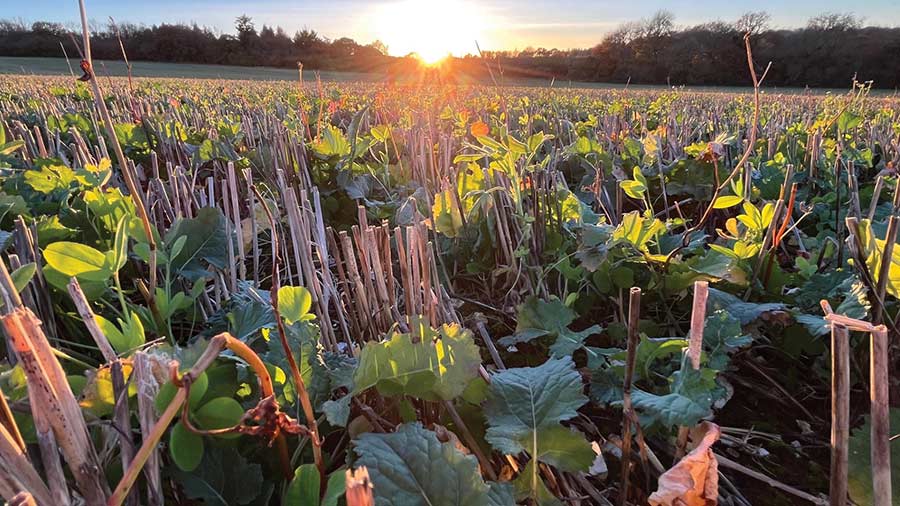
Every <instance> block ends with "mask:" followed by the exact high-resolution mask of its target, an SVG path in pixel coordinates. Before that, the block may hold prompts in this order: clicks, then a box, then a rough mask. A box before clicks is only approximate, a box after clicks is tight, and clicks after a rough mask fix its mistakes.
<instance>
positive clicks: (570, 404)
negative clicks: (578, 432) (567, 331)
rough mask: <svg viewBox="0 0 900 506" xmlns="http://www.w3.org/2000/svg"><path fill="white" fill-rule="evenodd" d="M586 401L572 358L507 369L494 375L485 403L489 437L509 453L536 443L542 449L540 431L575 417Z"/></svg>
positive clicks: (489, 440) (503, 450) (532, 448)
mask: <svg viewBox="0 0 900 506" xmlns="http://www.w3.org/2000/svg"><path fill="white" fill-rule="evenodd" d="M586 402H587V397H585V395H584V394H583V393H582V384H581V375H579V374H578V372H577V371H576V370H575V364H574V362H572V359H571V358H570V357H565V358H562V359H553V358H551V359H549V360H547V361H546V362H544V363H543V364H542V365H540V366H538V367H521V368H513V369H507V370H505V371H502V372H500V373H498V374H495V375H494V376H493V377H492V378H491V384H490V388H489V389H488V400H487V403H486V404H485V405H484V415H485V418H486V419H487V422H488V425H489V428H488V430H487V434H486V439H487V441H488V442H489V443H490V444H491V446H493V447H494V448H495V449H497V450H498V451H501V452H503V453H506V454H509V455H515V454H518V453H520V452H522V451H525V450H530V451H532V452H534V445H535V443H536V444H537V445H538V450H540V448H541V445H540V442H541V441H540V437H539V436H540V435H541V431H542V430H543V429H545V428H547V427H554V426H557V425H558V424H559V422H561V421H564V420H568V419H570V418H572V417H574V416H575V415H576V414H577V410H578V408H580V407H581V406H583V405H584V404H585V403H586Z"/></svg>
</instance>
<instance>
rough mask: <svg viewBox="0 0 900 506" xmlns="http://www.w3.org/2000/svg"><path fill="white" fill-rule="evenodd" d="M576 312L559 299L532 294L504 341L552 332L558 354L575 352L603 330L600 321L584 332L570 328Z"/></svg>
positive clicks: (519, 309)
mask: <svg viewBox="0 0 900 506" xmlns="http://www.w3.org/2000/svg"><path fill="white" fill-rule="evenodd" d="M576 316H577V315H576V314H575V311H573V310H572V308H570V307H568V306H566V305H565V304H563V302H562V301H561V300H559V299H556V298H554V299H550V300H549V301H543V300H540V299H538V298H537V297H529V298H528V299H527V300H526V301H525V303H523V304H522V305H520V306H519V308H518V322H517V323H516V333H515V334H514V335H512V336H509V337H505V338H503V339H501V340H500V344H502V345H504V346H510V345H512V344H515V343H517V342H527V341H530V340H532V339H535V338H537V337H541V336H548V337H550V338H554V342H553V344H552V345H551V346H550V353H551V354H552V355H553V356H554V357H562V356H566V355H571V354H572V353H574V352H575V350H577V349H579V348H581V346H582V345H583V344H584V340H585V339H586V338H587V337H589V336H591V335H593V334H599V333H600V332H602V331H603V329H602V328H601V327H600V326H599V325H593V326H591V327H589V328H587V329H585V330H583V331H580V332H575V331H573V330H570V329H569V325H570V324H571V323H572V322H573V321H575V318H576Z"/></svg>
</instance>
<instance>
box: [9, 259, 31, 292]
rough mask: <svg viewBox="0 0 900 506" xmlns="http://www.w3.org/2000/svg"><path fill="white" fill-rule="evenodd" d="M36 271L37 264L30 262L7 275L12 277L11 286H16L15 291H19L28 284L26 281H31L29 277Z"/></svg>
mask: <svg viewBox="0 0 900 506" xmlns="http://www.w3.org/2000/svg"><path fill="white" fill-rule="evenodd" d="M36 271H37V264H35V263H34V262H30V263H27V264H25V265H23V266H21V267H19V268H18V269H16V270H14V271H12V273H10V275H9V277H11V278H12V281H13V286H15V287H16V291H17V292H21V291H22V290H24V289H25V287H26V286H28V283H29V282H30V281H31V278H33V277H34V273H35V272H36Z"/></svg>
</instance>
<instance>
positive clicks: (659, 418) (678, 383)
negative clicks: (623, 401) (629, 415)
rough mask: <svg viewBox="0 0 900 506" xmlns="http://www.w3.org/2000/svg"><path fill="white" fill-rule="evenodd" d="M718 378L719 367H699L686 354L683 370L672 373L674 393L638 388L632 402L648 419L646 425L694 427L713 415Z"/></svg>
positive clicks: (671, 390) (632, 395) (671, 389)
mask: <svg viewBox="0 0 900 506" xmlns="http://www.w3.org/2000/svg"><path fill="white" fill-rule="evenodd" d="M715 378H716V371H715V370H713V369H709V368H702V369H700V370H695V369H694V368H693V366H692V365H691V363H690V360H689V359H688V358H687V355H685V356H683V357H682V361H681V370H680V371H676V372H675V373H674V374H673V375H672V385H671V387H670V393H668V394H664V395H656V394H652V393H649V392H645V391H643V390H640V389H635V390H634V391H633V392H632V393H631V402H632V404H633V405H634V407H635V409H636V410H638V412H640V413H641V415H643V417H644V418H645V419H646V420H644V422H643V423H645V424H646V425H650V424H652V423H661V424H662V425H663V426H665V427H673V426H676V425H684V426H688V427H692V426H694V425H695V424H697V423H698V422H699V421H700V420H702V419H703V418H706V417H708V416H710V415H711V414H712V411H711V406H712V403H713V400H714V394H716V390H717V387H718V386H717V384H716V380H715Z"/></svg>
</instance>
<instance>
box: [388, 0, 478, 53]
mask: <svg viewBox="0 0 900 506" xmlns="http://www.w3.org/2000/svg"><path fill="white" fill-rule="evenodd" d="M374 21H375V31H376V33H377V36H378V38H379V39H380V40H381V41H382V42H384V43H385V44H386V45H387V47H388V52H389V53H390V54H392V55H394V56H405V55H407V54H410V53H415V54H417V55H418V57H419V58H420V59H421V60H422V61H423V62H425V63H427V64H434V63H437V62H439V61H440V60H442V59H444V58H446V57H447V56H448V55H451V54H452V55H456V56H462V55H464V54H467V53H474V52H475V51H476V48H475V41H476V40H477V41H478V42H479V43H481V44H484V43H485V41H484V39H483V37H484V29H485V26H486V25H487V19H486V14H485V13H484V12H483V10H482V9H479V8H478V7H477V6H476V5H474V4H472V3H469V2H467V1H465V0H447V1H434V0H402V1H399V2H392V3H387V4H382V5H381V6H379V7H378V8H377V11H376V14H375V20H374Z"/></svg>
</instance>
